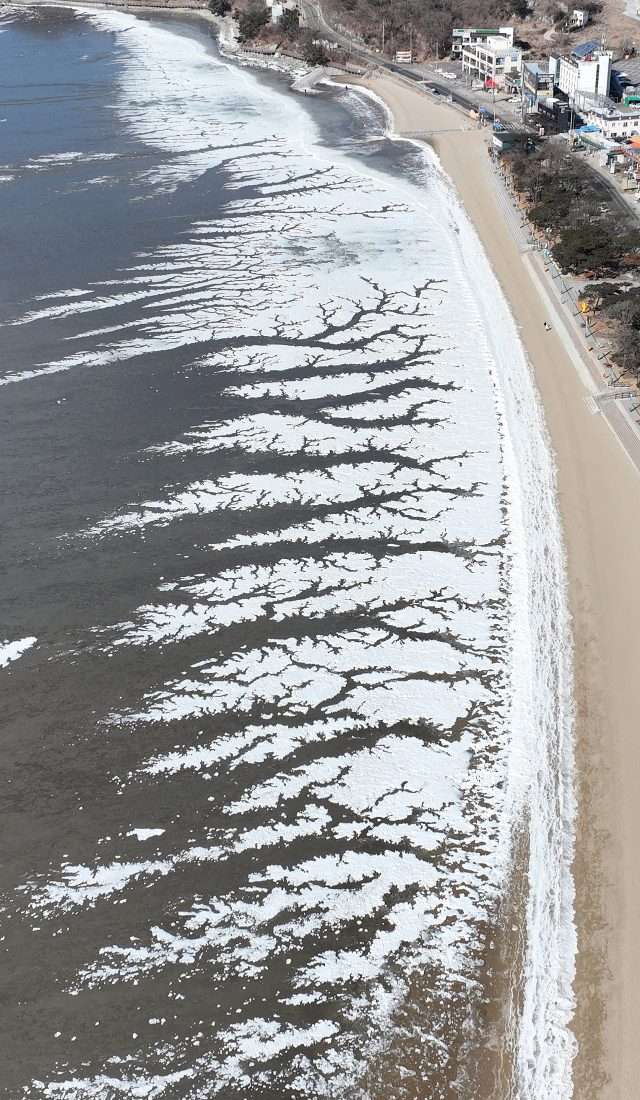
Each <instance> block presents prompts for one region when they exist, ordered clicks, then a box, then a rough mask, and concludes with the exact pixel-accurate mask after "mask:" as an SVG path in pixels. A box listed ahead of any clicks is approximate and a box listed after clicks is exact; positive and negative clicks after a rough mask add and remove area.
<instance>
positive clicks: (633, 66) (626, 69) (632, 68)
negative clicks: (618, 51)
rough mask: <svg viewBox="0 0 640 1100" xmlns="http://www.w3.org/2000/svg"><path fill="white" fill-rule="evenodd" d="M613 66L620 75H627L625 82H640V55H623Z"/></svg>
mask: <svg viewBox="0 0 640 1100" xmlns="http://www.w3.org/2000/svg"><path fill="white" fill-rule="evenodd" d="M615 67H616V71H617V72H618V73H619V75H620V76H622V77H624V76H626V77H627V80H626V81H625V83H627V84H640V57H629V58H624V57H623V58H621V59H620V61H616V65H615Z"/></svg>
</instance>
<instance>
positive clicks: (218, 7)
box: [209, 0, 231, 15]
mask: <svg viewBox="0 0 640 1100" xmlns="http://www.w3.org/2000/svg"><path fill="white" fill-rule="evenodd" d="M209 11H210V12H211V13H212V14H213V15H226V14H227V12H230V11H231V4H230V3H229V0H209Z"/></svg>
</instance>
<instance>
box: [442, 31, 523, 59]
mask: <svg viewBox="0 0 640 1100" xmlns="http://www.w3.org/2000/svg"><path fill="white" fill-rule="evenodd" d="M513 33H514V32H513V27H493V28H486V27H485V28H484V29H483V28H481V27H476V28H473V29H472V28H470V27H454V28H453V31H452V32H451V58H452V60H456V61H457V60H458V59H459V58H460V57H462V50H463V47H464V46H475V45H482V44H483V43H485V42H487V41H488V40H489V39H490V38H505V39H506V40H507V42H508V44H509V45H510V46H513Z"/></svg>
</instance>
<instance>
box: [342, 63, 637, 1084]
mask: <svg viewBox="0 0 640 1100" xmlns="http://www.w3.org/2000/svg"><path fill="white" fill-rule="evenodd" d="M349 82H350V83H359V84H364V85H365V86H366V87H367V88H369V89H370V90H371V91H373V92H375V93H376V94H377V95H378V96H379V97H380V98H381V99H383V100H384V102H385V103H386V104H387V106H388V107H389V108H390V109H391V111H392V112H393V115H394V118H395V125H396V131H397V132H398V133H402V132H407V131H409V132H416V131H425V130H431V131H442V132H440V133H437V134H435V135H434V137H433V138H432V139H430V140H431V144H432V145H433V146H434V148H435V150H436V152H437V154H438V156H439V158H440V161H441V163H442V165H443V167H444V169H445V171H446V172H447V173H448V175H449V176H450V177H451V179H452V180H453V183H454V184H455V186H456V188H457V190H458V193H459V195H460V197H461V199H462V201H463V203H464V205H465V207H466V210H467V212H468V214H469V217H470V218H471V220H472V222H473V223H474V225H475V228H476V230H477V232H478V234H479V237H480V239H481V241H482V244H483V245H484V247H485V249H486V251H487V253H488V255H489V258H490V260H491V263H492V265H493V268H494V271H495V273H496V275H497V277H498V279H499V280H500V282H501V284H502V287H503V289H504V291H505V294H506V296H507V298H508V300H509V302H510V304H511V308H512V310H513V314H514V316H515V319H516V321H517V323H518V325H519V326H520V327H521V336H522V339H523V342H524V344H525V347H526V349H527V352H528V355H529V357H530V360H531V363H532V365H533V368H534V371H535V377H536V380H537V384H538V387H539V390H540V394H541V397H542V402H543V406H544V410H545V414H546V421H547V426H548V429H549V433H550V436H551V440H552V444H553V448H554V450H555V455H556V460H557V467H558V492H559V505H560V511H561V516H562V521H563V524H564V532H565V540H566V548H567V556H568V570H569V592H570V611H571V614H572V617H573V631H574V644H575V670H574V675H575V694H576V713H577V721H576V760H577V770H578V774H577V794H578V805H579V810H578V820H577V828H576V858H575V864H574V874H575V881H576V919H577V925H578V943H579V951H578V959H577V981H576V986H575V994H576V999H577V1012H576V1016H575V1019H574V1023H573V1030H574V1033H575V1035H576V1038H577V1041H578V1046H579V1053H578V1056H577V1059H576V1061H575V1063H574V1078H575V1093H574V1095H575V1097H576V1098H577V1100H595V1098H596V1097H598V1098H602V1100H613V1098H614V1097H615V1098H616V1100H631V1098H636V1097H639V1096H640V1044H639V1042H638V1037H639V1035H640V936H639V935H638V932H637V923H638V916H637V914H638V911H639V909H640V858H639V857H638V853H639V852H640V813H639V812H638V804H639V801H640V742H639V740H638V735H637V729H638V715H639V714H640V674H639V671H638V670H639V668H640V630H639V628H638V624H639V623H640V586H639V585H638V583H637V567H636V562H637V556H636V555H637V552H638V546H639V544H640V477H639V476H638V474H637V472H636V470H635V469H634V467H633V466H632V464H631V462H630V461H629V458H628V457H627V455H626V454H625V453H624V451H623V450H622V448H621V446H620V445H619V444H618V442H617V440H616V438H615V437H614V435H613V434H612V432H611V431H610V429H609V427H608V426H607V423H606V422H605V420H604V419H603V417H601V416H598V415H593V414H592V413H591V412H590V410H589V408H588V407H587V404H586V402H585V400H584V398H585V395H586V389H585V387H584V384H583V382H582V381H581V379H580V377H579V376H578V373H577V371H576V368H575V366H574V365H573V363H572V362H571V359H570V358H569V356H568V354H567V352H566V350H565V348H564V346H563V344H562V342H561V340H560V338H559V336H558V335H557V333H556V332H555V331H551V332H545V330H544V327H543V322H544V321H545V320H546V319H547V316H548V310H547V308H546V306H545V305H544V303H543V302H542V300H541V298H540V294H539V292H538V290H537V289H536V287H535V285H534V283H533V281H532V279H531V277H530V275H529V273H528V270H527V268H526V267H525V264H524V263H523V260H522V257H521V255H520V253H519V252H518V249H517V247H516V245H515V242H514V240H513V238H512V236H511V234H510V232H509V229H508V228H507V226H506V223H505V221H504V218H503V215H502V213H501V210H500V207H499V205H498V202H497V199H496V196H495V195H494V192H493V189H492V187H491V182H490V180H489V179H488V177H487V173H486V171H485V169H484V166H483V165H482V163H481V160H482V159H483V158H485V157H486V156H487V152H486V145H485V142H486V139H487V136H488V135H487V131H479V130H477V129H469V130H467V131H466V132H464V131H463V130H461V128H460V127H461V126H464V125H465V124H468V123H465V119H464V118H463V116H462V114H461V112H460V111H458V110H455V109H454V108H451V107H448V106H446V105H445V104H444V103H441V102H437V101H436V102H434V101H433V100H432V99H431V98H430V97H428V96H426V95H424V94H421V93H418V92H414V91H412V90H411V89H409V88H404V87H402V86H401V85H400V84H399V83H397V82H395V81H393V80H392V79H388V78H386V77H376V78H374V79H371V80H363V81H356V80H353V81H349ZM471 125H472V124H471Z"/></svg>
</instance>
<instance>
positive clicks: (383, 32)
mask: <svg viewBox="0 0 640 1100" xmlns="http://www.w3.org/2000/svg"><path fill="white" fill-rule="evenodd" d="M382 53H383V55H384V18H383V20H382Z"/></svg>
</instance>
